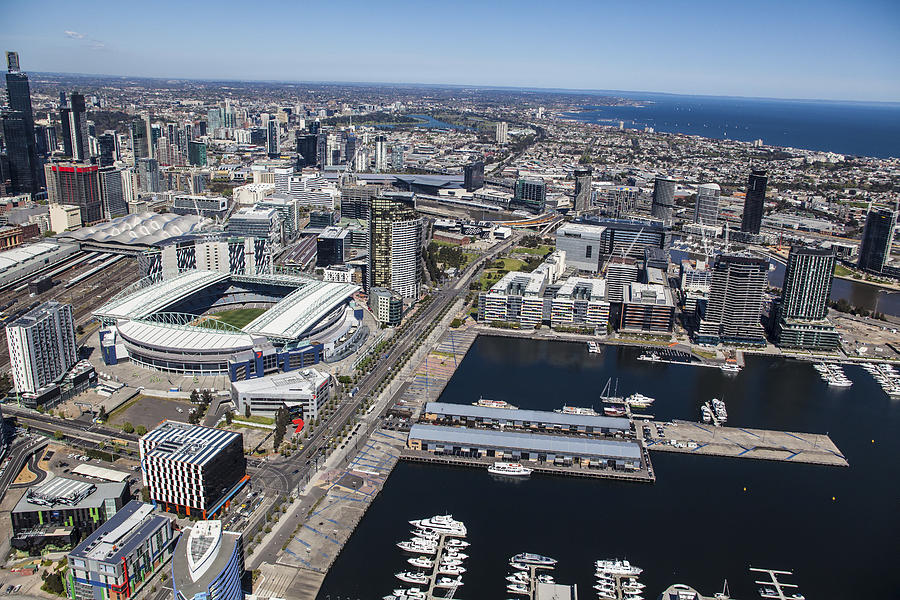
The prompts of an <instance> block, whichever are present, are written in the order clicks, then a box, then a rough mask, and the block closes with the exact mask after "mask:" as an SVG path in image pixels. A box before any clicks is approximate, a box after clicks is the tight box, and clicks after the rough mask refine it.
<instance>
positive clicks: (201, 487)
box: [139, 421, 247, 518]
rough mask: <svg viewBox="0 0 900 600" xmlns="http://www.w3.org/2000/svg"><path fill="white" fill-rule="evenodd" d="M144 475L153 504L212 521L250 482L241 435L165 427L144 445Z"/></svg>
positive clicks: (178, 425) (197, 427)
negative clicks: (240, 489)
mask: <svg viewBox="0 0 900 600" xmlns="http://www.w3.org/2000/svg"><path fill="white" fill-rule="evenodd" d="M139 446H140V452H141V470H142V471H143V476H144V485H145V486H146V487H147V488H148V490H149V493H150V498H151V499H153V500H154V501H156V503H157V506H158V507H160V508H164V509H165V510H172V511H184V512H186V513H187V514H188V515H190V514H192V511H193V514H194V515H202V516H203V518H206V517H208V516H210V515H212V514H215V513H216V512H218V511H219V510H220V509H221V508H222V507H224V506H225V505H226V503H227V502H228V500H229V499H230V498H231V496H232V495H234V493H236V492H237V490H238V489H239V488H240V486H241V484H242V483H243V482H245V481H246V474H247V461H246V459H245V458H244V436H242V435H241V434H240V433H235V432H232V431H225V430H222V429H213V428H210V427H202V426H200V425H188V424H187V423H179V422H177V421H164V422H163V423H161V424H160V425H159V426H158V427H157V428H156V429H154V430H153V431H150V432H148V433H147V434H146V435H144V436H143V437H142V438H141V439H140V441H139Z"/></svg>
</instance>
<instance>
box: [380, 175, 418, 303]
mask: <svg viewBox="0 0 900 600" xmlns="http://www.w3.org/2000/svg"><path fill="white" fill-rule="evenodd" d="M423 224H424V222H423V220H422V218H421V217H419V215H418V213H417V212H416V197H415V194H413V193H411V192H382V193H381V194H379V195H377V196H375V197H374V198H372V206H371V208H370V210H369V272H368V277H367V279H368V288H369V289H371V288H373V287H382V288H387V289H389V290H393V291H395V292H397V293H399V294H400V295H401V296H403V297H404V298H417V297H418V296H419V286H420V285H421V284H422V261H421V254H422V235H423Z"/></svg>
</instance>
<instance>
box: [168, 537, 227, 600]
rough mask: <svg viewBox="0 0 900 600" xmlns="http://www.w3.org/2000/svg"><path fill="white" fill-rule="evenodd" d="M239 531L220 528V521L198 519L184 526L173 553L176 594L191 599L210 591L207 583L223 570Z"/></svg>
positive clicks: (180, 597)
mask: <svg viewBox="0 0 900 600" xmlns="http://www.w3.org/2000/svg"><path fill="white" fill-rule="evenodd" d="M240 540H241V534H240V533H236V532H231V531H224V530H223V529H222V522H221V521H198V522H197V523H196V524H195V525H194V526H193V527H191V528H188V529H185V530H184V531H183V532H182V534H181V537H180V538H178V544H177V546H176V547H175V552H174V554H173V556H172V565H173V581H172V587H173V588H174V589H175V592H176V594H175V597H176V598H179V599H188V600H190V599H191V598H194V597H195V596H196V595H197V594H206V593H208V592H209V585H210V584H211V583H212V582H213V581H214V580H215V579H216V578H217V577H218V576H219V575H220V574H221V573H222V571H224V570H225V568H226V567H227V566H228V563H229V561H230V560H231V557H232V555H233V554H234V552H235V546H237V545H238V544H239V543H240Z"/></svg>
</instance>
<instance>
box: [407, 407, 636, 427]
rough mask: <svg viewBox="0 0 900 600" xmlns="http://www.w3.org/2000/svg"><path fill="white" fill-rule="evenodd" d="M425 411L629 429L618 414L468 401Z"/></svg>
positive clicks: (444, 414) (629, 425)
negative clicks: (497, 405) (518, 406)
mask: <svg viewBox="0 0 900 600" xmlns="http://www.w3.org/2000/svg"><path fill="white" fill-rule="evenodd" d="M424 412H425V413H431V414H436V415H441V416H460V417H473V418H481V419H493V420H495V421H505V422H509V421H528V422H529V423H545V424H547V425H572V426H576V427H594V428H598V429H599V428H603V429H618V430H621V431H627V430H629V429H631V422H630V421H629V420H628V419H625V418H622V417H604V416H597V417H592V416H588V415H570V414H564V413H558V412H553V411H549V410H526V409H522V408H519V409H515V410H510V409H508V408H489V407H486V406H473V405H471V404H449V403H446V402H429V403H428V404H426V405H425V410H424Z"/></svg>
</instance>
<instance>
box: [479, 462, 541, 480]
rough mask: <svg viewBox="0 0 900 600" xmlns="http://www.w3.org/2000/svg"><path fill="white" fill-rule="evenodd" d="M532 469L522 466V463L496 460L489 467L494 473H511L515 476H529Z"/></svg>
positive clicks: (489, 470)
mask: <svg viewBox="0 0 900 600" xmlns="http://www.w3.org/2000/svg"><path fill="white" fill-rule="evenodd" d="M531 471H532V469H529V468H528V467H524V466H522V464H521V463H511V462H495V463H494V464H492V465H491V466H489V467H488V473H491V474H493V475H510V476H514V477H528V476H529V475H531Z"/></svg>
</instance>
